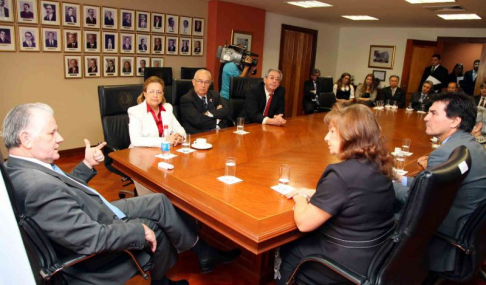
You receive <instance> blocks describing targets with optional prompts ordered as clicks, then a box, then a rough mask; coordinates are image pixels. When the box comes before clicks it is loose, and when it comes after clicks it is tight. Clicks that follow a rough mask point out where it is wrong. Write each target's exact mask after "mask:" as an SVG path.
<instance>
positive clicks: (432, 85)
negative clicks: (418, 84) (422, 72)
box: [422, 80, 434, 88]
mask: <svg viewBox="0 0 486 285" xmlns="http://www.w3.org/2000/svg"><path fill="white" fill-rule="evenodd" d="M425 83H427V84H429V85H430V88H434V83H433V82H432V81H430V80H427V81H425V82H424V83H422V86H423V85H424V84H425Z"/></svg>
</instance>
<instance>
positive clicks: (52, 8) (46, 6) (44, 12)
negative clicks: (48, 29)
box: [40, 1, 61, 26]
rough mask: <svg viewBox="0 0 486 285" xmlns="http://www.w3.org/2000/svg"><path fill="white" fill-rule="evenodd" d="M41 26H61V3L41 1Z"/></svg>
mask: <svg viewBox="0 0 486 285" xmlns="http://www.w3.org/2000/svg"><path fill="white" fill-rule="evenodd" d="M40 13H41V24H42V25H48V26H60V25H61V17H60V15H61V10H60V6H59V2H56V1H41V2H40Z"/></svg>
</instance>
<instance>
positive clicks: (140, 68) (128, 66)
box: [0, 0, 164, 79]
mask: <svg viewBox="0 0 486 285" xmlns="http://www.w3.org/2000/svg"><path fill="white" fill-rule="evenodd" d="M0 1H1V0H0ZM83 59H84V60H83ZM63 65H64V77H65V78H66V79H75V78H78V79H79V78H83V75H84V78H99V77H101V76H103V77H118V76H121V77H133V76H143V73H144V71H145V68H147V67H163V66H164V58H162V57H139V56H137V57H133V56H113V55H105V56H100V55H85V56H84V58H83V56H81V55H65V56H64V61H63Z"/></svg>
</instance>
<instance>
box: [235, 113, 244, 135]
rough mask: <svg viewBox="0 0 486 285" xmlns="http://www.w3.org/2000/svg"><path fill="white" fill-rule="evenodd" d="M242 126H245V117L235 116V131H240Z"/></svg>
mask: <svg viewBox="0 0 486 285" xmlns="http://www.w3.org/2000/svg"><path fill="white" fill-rule="evenodd" d="M244 127H245V118H243V117H238V118H236V131H237V132H238V133H242V132H243V129H244Z"/></svg>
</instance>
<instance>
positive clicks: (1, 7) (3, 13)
mask: <svg viewBox="0 0 486 285" xmlns="http://www.w3.org/2000/svg"><path fill="white" fill-rule="evenodd" d="M0 17H5V18H8V17H9V11H8V8H7V7H5V0H0Z"/></svg>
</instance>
